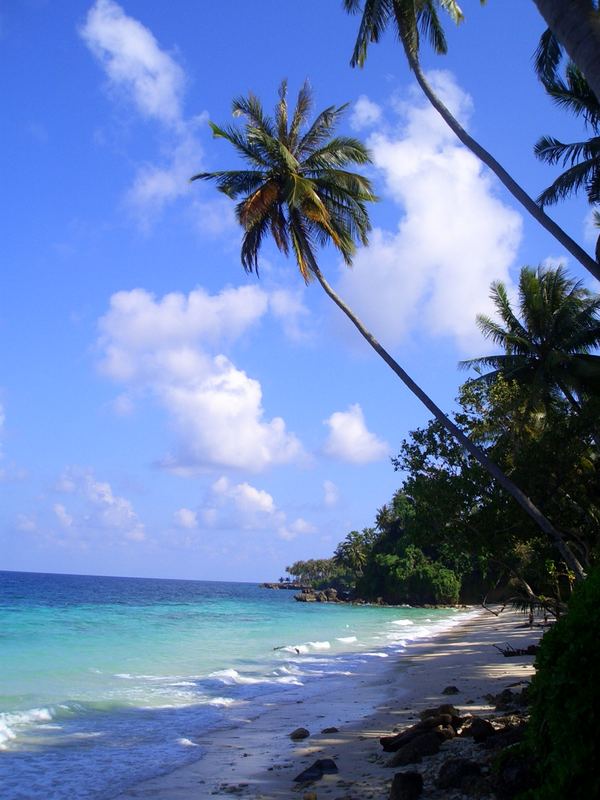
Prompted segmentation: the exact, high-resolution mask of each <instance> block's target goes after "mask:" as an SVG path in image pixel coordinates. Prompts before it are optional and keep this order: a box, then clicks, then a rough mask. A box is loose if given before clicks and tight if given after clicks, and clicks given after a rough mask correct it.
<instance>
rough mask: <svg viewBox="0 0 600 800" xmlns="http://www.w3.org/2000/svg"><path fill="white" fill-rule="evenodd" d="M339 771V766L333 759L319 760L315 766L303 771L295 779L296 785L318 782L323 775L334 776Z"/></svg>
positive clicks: (312, 765)
mask: <svg viewBox="0 0 600 800" xmlns="http://www.w3.org/2000/svg"><path fill="white" fill-rule="evenodd" d="M337 771H338V768H337V764H336V763H335V761H334V760H333V759H332V758H318V759H317V760H316V761H315V762H314V764H311V765H310V767H308V768H307V769H305V770H303V771H302V772H301V773H300V774H299V775H296V777H295V778H294V782H295V783H306V782H308V781H318V780H319V779H320V778H322V777H323V775H333V774H334V773H336V772H337Z"/></svg>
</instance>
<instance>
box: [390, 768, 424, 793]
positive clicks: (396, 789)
mask: <svg viewBox="0 0 600 800" xmlns="http://www.w3.org/2000/svg"><path fill="white" fill-rule="evenodd" d="M422 792H423V776H422V775H421V774H420V773H419V772H397V773H396V774H395V775H394V778H393V780H392V787H391V789H390V798H389V800H416V798H417V797H419V796H420V795H421V793H422Z"/></svg>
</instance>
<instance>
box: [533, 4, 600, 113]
mask: <svg viewBox="0 0 600 800" xmlns="http://www.w3.org/2000/svg"><path fill="white" fill-rule="evenodd" d="M534 2H535V4H536V6H537V9H538V11H539V12H540V14H541V15H542V17H543V18H544V20H545V21H546V24H547V25H548V28H549V29H550V31H551V32H552V35H553V36H554V37H555V39H556V40H557V41H558V42H559V43H560V45H561V47H564V49H565V50H566V51H567V53H568V55H569V58H570V59H571V61H573V63H575V64H576V65H577V67H578V68H579V69H580V70H581V72H582V73H583V75H585V77H586V79H587V81H588V83H589V85H590V87H591V89H592V92H593V93H594V94H595V95H596V97H597V98H598V100H599V101H600V11H599V10H598V0H577V2H575V1H574V0H571V2H565V0H534Z"/></svg>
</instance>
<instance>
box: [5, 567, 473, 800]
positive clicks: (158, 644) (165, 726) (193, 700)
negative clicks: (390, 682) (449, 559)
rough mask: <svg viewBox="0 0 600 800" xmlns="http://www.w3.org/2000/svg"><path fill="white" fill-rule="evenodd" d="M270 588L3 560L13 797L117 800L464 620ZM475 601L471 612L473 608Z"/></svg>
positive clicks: (452, 614) (9, 792)
mask: <svg viewBox="0 0 600 800" xmlns="http://www.w3.org/2000/svg"><path fill="white" fill-rule="evenodd" d="M293 594H294V593H293V592H290V591H272V590H267V589H261V588H259V587H258V586H257V585H256V584H244V583H221V582H219V583H217V582H207V581H177V580H155V579H140V578H107V577H92V576H78V575H45V574H34V573H17V572H12V573H11V572H0V797H1V798H3V800H38V799H39V800H42V798H43V800H67V798H68V799H69V800H75V799H77V800H79V799H81V800H92V799H93V800H108V798H111V797H114V796H115V795H116V794H118V793H119V792H121V791H123V790H124V789H125V788H127V787H128V786H131V785H133V784H135V783H137V782H139V781H142V780H145V779H147V778H150V777H153V776H155V775H159V774H163V773H165V772H169V771H171V770H173V769H175V768H177V767H178V766H181V765H183V764H186V763H189V762H190V761H193V760H196V759H199V758H201V757H202V748H201V747H200V746H199V745H198V744H197V743H196V741H195V740H196V739H197V737H199V736H201V735H202V734H205V733H206V732H207V731H209V730H210V729H211V728H215V727H219V726H234V725H235V724H236V721H237V720H238V718H239V717H240V715H245V716H248V714H251V713H260V710H261V708H262V707H263V704H264V703H265V702H266V701H267V700H268V701H269V702H273V701H275V702H295V700H296V699H297V698H298V697H302V696H303V694H305V693H307V692H310V690H311V687H313V688H314V687H315V686H318V681H319V680H322V679H323V678H327V677H328V676H329V677H330V676H332V675H338V676H341V675H347V676H351V675H352V674H354V673H356V672H357V671H359V670H360V668H361V665H363V664H364V663H365V662H367V661H368V660H369V659H375V658H379V659H382V658H387V657H389V656H391V655H394V654H396V653H399V652H402V651H403V650H405V649H406V648H407V647H410V643H411V641H414V640H415V639H417V638H421V637H430V636H434V635H435V634H436V633H438V632H440V631H442V630H444V629H447V628H448V627H450V626H452V625H454V624H456V623H457V622H458V621H459V620H460V618H461V616H462V614H461V612H456V611H454V610H451V609H415V608H408V607H406V608H404V607H402V608H378V607H370V606H361V607H355V606H349V605H334V604H312V603H311V604H307V603H297V602H295V600H294V599H293ZM463 613H464V612H463Z"/></svg>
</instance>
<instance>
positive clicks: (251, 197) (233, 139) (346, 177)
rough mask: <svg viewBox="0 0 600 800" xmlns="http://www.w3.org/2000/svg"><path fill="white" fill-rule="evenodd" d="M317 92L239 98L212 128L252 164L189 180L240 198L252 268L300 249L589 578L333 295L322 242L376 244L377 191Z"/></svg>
mask: <svg viewBox="0 0 600 800" xmlns="http://www.w3.org/2000/svg"><path fill="white" fill-rule="evenodd" d="M310 109H311V91H310V88H309V86H308V84H307V83H305V84H304V86H303V87H302V89H301V90H300V93H299V95H298V101H297V104H296V107H295V109H294V111H293V113H292V116H291V119H290V118H289V115H288V107H287V86H286V83H285V81H284V82H283V83H282V84H281V87H280V90H279V102H278V103H277V106H276V109H275V114H274V117H270V116H268V115H267V114H265V112H264V111H263V108H262V105H261V103H260V101H259V100H258V99H257V98H256V97H255V96H254V95H252V94H250V95H249V96H248V97H240V98H237V99H236V100H234V101H233V114H234V116H241V117H243V118H244V120H245V122H244V126H243V128H240V127H236V126H231V125H230V126H227V127H225V128H223V127H219V126H218V125H215V124H214V123H210V124H211V128H212V130H213V134H214V135H215V136H216V137H217V138H222V139H225V140H226V141H228V142H229V143H230V144H231V145H233V147H234V149H235V151H236V152H237V153H238V155H240V156H241V157H242V159H243V160H244V161H245V162H246V163H247V164H249V166H250V169H241V170H240V169H238V170H220V171H217V172H200V173H198V174H197V175H194V176H193V177H192V179H191V180H200V179H201V180H210V181H215V182H216V185H217V188H218V189H219V190H220V191H221V192H223V193H224V194H225V195H227V196H228V197H230V198H231V199H234V200H239V202H238V203H237V206H236V214H237V219H238V221H239V223H240V225H241V226H242V228H243V230H244V236H243V239H242V248H241V261H242V265H243V267H244V269H245V270H246V272H249V273H251V272H256V273H258V266H259V264H258V256H259V252H260V248H261V244H262V243H263V241H264V239H265V236H267V235H269V234H270V235H271V236H272V237H273V240H274V242H275V244H276V246H277V247H278V248H279V250H280V251H282V252H283V253H284V254H286V255H287V254H288V253H289V252H290V251H291V252H292V253H293V255H294V257H295V259H296V263H297V264H298V268H299V269H300V273H301V274H302V277H303V278H304V280H305V281H306V283H309V282H310V281H311V280H312V279H315V278H316V280H317V281H318V282H319V283H320V284H321V286H322V288H323V290H324V291H325V293H326V294H327V295H328V296H329V297H330V298H331V299H332V300H333V302H334V303H335V304H336V305H337V306H338V307H339V308H340V309H341V310H342V311H343V313H344V314H345V315H346V316H347V317H348V319H349V320H350V321H351V322H352V324H353V325H354V326H355V327H356V328H357V329H358V331H359V332H360V333H361V335H362V336H363V337H364V338H365V340H366V341H367V342H368V343H369V344H370V345H371V347H372V348H373V349H374V350H375V352H376V353H378V355H380V356H381V358H382V359H383V360H384V361H385V362H386V364H388V366H389V367H390V368H391V369H392V370H393V371H394V372H395V373H396V375H397V376H398V377H399V378H400V380H402V381H403V382H404V384H405V385H406V386H407V387H408V388H409V389H410V390H411V392H413V394H415V395H416V396H417V397H418V399H419V400H421V402H422V403H423V404H424V405H425V406H426V407H427V408H428V409H429V411H430V412H431V413H432V414H433V415H434V417H435V418H436V419H437V420H438V421H439V422H440V423H441V424H442V425H444V426H445V427H446V428H447V429H448V430H449V431H450V432H451V433H452V434H453V435H454V436H455V437H456V438H457V439H458V441H459V442H460V443H461V445H462V446H463V447H464V448H465V449H466V450H467V451H468V452H469V453H470V454H471V455H472V456H473V457H474V458H476V459H477V461H479V463H480V464H481V465H482V466H483V467H484V468H485V469H486V470H487V471H488V472H489V473H490V474H491V475H492V476H493V477H494V478H495V479H496V480H497V481H498V482H499V483H500V485H501V486H503V487H504V489H505V490H506V491H507V492H508V493H509V494H511V495H512V497H513V498H514V499H515V500H516V501H517V502H518V503H519V505H521V507H522V508H523V509H524V510H525V511H526V513H527V514H529V516H530V517H531V518H532V519H533V520H534V521H535V522H536V524H537V525H538V526H539V527H540V528H541V529H542V530H543V531H544V533H545V534H546V535H547V536H548V537H549V538H550V539H551V541H552V542H553V543H554V545H555V546H556V548H557V549H558V551H559V552H560V554H561V556H562V558H563V559H564V561H565V563H566V564H567V566H568V567H569V569H571V570H573V572H574V573H575V574H576V575H577V577H584V575H585V573H584V570H583V567H582V566H581V564H580V563H579V561H578V559H577V558H576V556H575V555H574V554H573V552H572V551H571V549H570V548H569V545H568V543H567V542H566V541H565V540H564V538H563V536H562V534H561V533H559V531H557V530H556V529H555V528H554V526H553V525H552V523H551V522H550V521H549V520H548V519H546V517H545V516H544V515H543V514H542V513H541V511H540V510H539V509H538V508H537V507H536V506H535V505H534V504H533V503H532V501H531V500H530V499H529V498H528V497H527V496H526V495H525V494H524V493H523V492H522V491H521V490H520V489H519V487H518V486H516V485H515V484H514V483H513V482H512V481H511V480H510V478H508V477H507V476H506V475H505V474H504V473H503V472H502V470H500V469H499V468H498V467H497V466H496V464H494V463H493V462H492V461H490V460H489V459H488V458H487V456H486V455H485V453H484V452H483V451H482V450H480V449H479V448H478V447H477V446H476V445H474V444H473V442H471V441H470V439H469V438H468V437H467V436H465V434H464V433H463V432H462V430H461V429H460V428H459V427H458V426H457V425H455V423H454V422H452V420H450V419H449V418H448V417H447V416H446V415H445V414H444V413H443V412H442V411H441V409H440V408H438V406H437V405H436V404H435V403H434V402H433V400H431V398H430V397H429V396H428V395H427V394H426V393H425V392H424V391H423V390H422V389H421V388H420V387H419V386H418V385H417V384H416V383H415V382H414V381H413V380H412V378H411V377H410V376H409V375H408V374H407V373H406V372H405V371H404V370H403V369H402V367H401V366H400V365H399V364H398V363H397V362H396V361H395V360H394V359H393V358H392V356H391V355H390V354H389V353H388V352H387V351H386V350H385V349H384V348H383V347H382V346H381V344H380V343H379V342H378V341H377V339H375V337H374V336H373V335H372V334H371V333H370V332H369V331H368V330H367V329H366V328H365V326H364V325H363V323H362V322H361V321H360V320H359V319H358V318H357V317H356V315H355V314H354V313H353V312H352V311H351V310H350V308H349V307H348V306H347V305H346V304H345V303H344V301H343V300H342V299H341V298H340V297H339V296H338V295H337V294H336V293H335V292H334V290H333V289H332V287H331V286H330V285H329V283H328V282H327V280H326V279H325V276H324V275H323V273H322V272H321V270H320V268H319V265H318V263H317V257H316V248H317V246H318V245H320V246H323V245H326V244H328V243H331V244H333V246H334V247H335V248H336V249H337V250H338V252H339V253H340V254H341V256H342V258H343V259H344V261H345V262H346V264H348V265H350V264H351V263H352V259H353V256H354V253H355V251H356V244H357V242H360V243H361V244H363V245H366V244H367V243H368V238H367V237H368V233H369V231H370V229H371V225H370V221H369V215H368V211H367V203H370V202H373V201H374V200H375V199H376V197H375V195H374V193H373V190H372V187H371V183H370V181H369V180H368V179H367V178H365V177H364V176H362V175H359V174H358V173H356V172H351V171H349V170H348V169H347V167H348V166H351V165H354V164H358V165H364V164H368V163H370V160H371V159H370V156H369V152H368V151H367V149H366V148H365V147H364V145H363V144H362V143H361V142H360V141H358V140H356V139H353V138H348V137H345V136H333V132H334V129H335V127H336V124H337V123H338V121H339V119H340V117H341V116H342V114H343V113H344V109H345V106H340V107H337V108H336V107H335V106H330V107H329V108H326V109H325V110H324V111H321V113H320V114H318V115H317V116H316V118H315V119H314V121H313V122H312V123H311V124H309V122H308V119H309V113H310Z"/></svg>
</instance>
